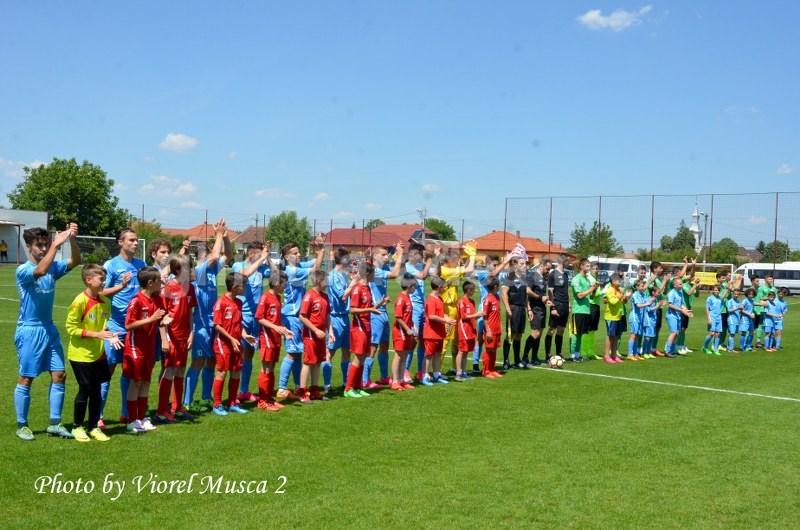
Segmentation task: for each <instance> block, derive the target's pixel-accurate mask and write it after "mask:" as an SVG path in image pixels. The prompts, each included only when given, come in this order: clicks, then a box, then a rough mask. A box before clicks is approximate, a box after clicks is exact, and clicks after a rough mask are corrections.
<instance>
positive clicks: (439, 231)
mask: <svg viewBox="0 0 800 530" xmlns="http://www.w3.org/2000/svg"><path fill="white" fill-rule="evenodd" d="M425 228H427V229H428V230H431V231H432V232H434V233H436V235H437V236H439V239H441V240H442V241H455V240H456V239H457V238H456V229H455V228H453V227H452V226H451V225H450V224H448V223H447V222H446V221H442V220H441V219H436V218H435V217H428V218H427V219H425Z"/></svg>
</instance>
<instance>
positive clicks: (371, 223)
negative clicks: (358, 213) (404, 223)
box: [364, 219, 386, 230]
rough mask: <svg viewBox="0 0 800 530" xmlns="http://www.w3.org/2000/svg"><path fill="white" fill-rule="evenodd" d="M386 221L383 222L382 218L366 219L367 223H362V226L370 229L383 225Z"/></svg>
mask: <svg viewBox="0 0 800 530" xmlns="http://www.w3.org/2000/svg"><path fill="white" fill-rule="evenodd" d="M385 224H386V223H384V222H383V219H370V220H369V221H367V224H365V225H364V228H366V229H367V230H372V229H373V228H378V227H379V226H381V225H385Z"/></svg>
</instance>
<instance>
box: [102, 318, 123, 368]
mask: <svg viewBox="0 0 800 530" xmlns="http://www.w3.org/2000/svg"><path fill="white" fill-rule="evenodd" d="M106 327H107V328H108V330H109V331H113V332H114V333H116V334H117V338H118V339H119V341H120V342H121V343H122V344H125V337H126V336H127V335H128V330H126V329H125V325H124V324H123V325H121V326H120V325H119V324H117V323H116V322H114V321H113V320H109V321H108V325H107V326H106ZM103 349H104V350H105V352H106V360H107V361H108V364H110V365H112V364H119V363H121V362H122V355H123V352H122V348H120V349H118V350H117V349H115V348H114V346H112V345H111V343H110V342H109V341H107V340H104V341H103Z"/></svg>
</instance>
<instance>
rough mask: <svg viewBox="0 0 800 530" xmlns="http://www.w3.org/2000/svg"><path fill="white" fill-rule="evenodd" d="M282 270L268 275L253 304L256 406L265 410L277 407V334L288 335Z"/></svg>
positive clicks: (290, 334) (277, 408)
mask: <svg viewBox="0 0 800 530" xmlns="http://www.w3.org/2000/svg"><path fill="white" fill-rule="evenodd" d="M286 278H287V277H286V273H285V272H280V273H278V272H274V273H272V274H271V275H270V277H269V289H267V290H266V292H264V295H263V296H262V297H261V300H259V302H258V307H257V308H256V321H257V322H258V323H259V324H260V325H261V331H260V335H259V339H258V344H259V347H260V348H261V372H260V373H259V374H258V408H259V409H261V410H265V411H267V412H275V411H278V410H281V409H282V408H283V405H281V404H280V403H278V402H277V401H275V363H277V362H278V357H280V353H281V337H288V338H292V337H293V336H294V335H293V334H292V332H291V331H289V328H287V327H285V326H284V325H283V324H282V323H281V295H280V293H281V292H283V289H284V288H285V287H286Z"/></svg>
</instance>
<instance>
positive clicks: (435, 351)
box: [421, 276, 456, 386]
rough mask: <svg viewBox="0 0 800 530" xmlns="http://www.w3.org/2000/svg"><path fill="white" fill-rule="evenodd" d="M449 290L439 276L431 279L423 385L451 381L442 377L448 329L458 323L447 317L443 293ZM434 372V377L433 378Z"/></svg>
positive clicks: (426, 308) (426, 311)
mask: <svg viewBox="0 0 800 530" xmlns="http://www.w3.org/2000/svg"><path fill="white" fill-rule="evenodd" d="M445 288H447V282H446V281H444V280H443V279H441V278H440V277H438V276H433V277H431V289H432V291H431V294H430V295H428V299H427V300H425V329H424V330H423V332H422V341H423V344H424V346H425V374H424V375H423V376H422V381H421V383H422V384H423V385H425V386H431V385H433V384H434V383H441V384H447V383H449V381H448V380H447V378H446V377H445V376H443V375H442V371H441V370H442V351H443V350H444V341H445V338H446V337H447V334H448V329H449V328H450V327H451V326H453V325H454V324H455V323H456V321H455V320H454V319H453V318H451V317H449V316H447V315H445V312H444V302H443V301H442V292H443V291H444V290H445ZM431 372H433V377H431Z"/></svg>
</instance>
